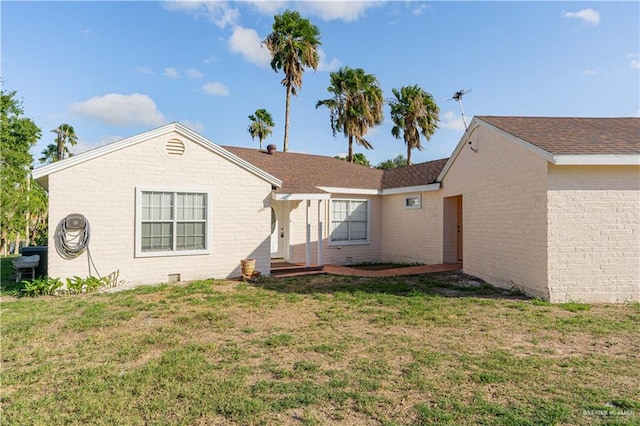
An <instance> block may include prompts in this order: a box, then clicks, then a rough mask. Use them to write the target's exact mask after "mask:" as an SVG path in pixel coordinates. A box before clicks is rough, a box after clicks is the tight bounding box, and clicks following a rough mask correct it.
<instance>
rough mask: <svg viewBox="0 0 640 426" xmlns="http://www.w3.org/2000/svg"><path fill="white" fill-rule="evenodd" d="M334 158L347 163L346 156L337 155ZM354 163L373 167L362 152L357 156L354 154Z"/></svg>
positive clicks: (357, 153)
mask: <svg viewBox="0 0 640 426" xmlns="http://www.w3.org/2000/svg"><path fill="white" fill-rule="evenodd" d="M334 158H337V159H338V160H343V161H347V156H346V155H336V156H335V157H334ZM353 163H354V164H361V165H363V166H367V167H371V163H369V160H368V159H367V157H366V156H365V155H364V154H363V153H361V152H356V153H355V154H353Z"/></svg>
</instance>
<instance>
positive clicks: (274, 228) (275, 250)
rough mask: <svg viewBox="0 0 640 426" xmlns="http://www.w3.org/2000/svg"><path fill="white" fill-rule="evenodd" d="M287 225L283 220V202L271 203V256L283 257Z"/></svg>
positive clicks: (274, 257)
mask: <svg viewBox="0 0 640 426" xmlns="http://www.w3.org/2000/svg"><path fill="white" fill-rule="evenodd" d="M287 241H288V238H287V226H286V222H285V203H284V202H275V201H274V202H272V203H271V258H272V259H278V258H285V254H286V253H285V247H286V242H287Z"/></svg>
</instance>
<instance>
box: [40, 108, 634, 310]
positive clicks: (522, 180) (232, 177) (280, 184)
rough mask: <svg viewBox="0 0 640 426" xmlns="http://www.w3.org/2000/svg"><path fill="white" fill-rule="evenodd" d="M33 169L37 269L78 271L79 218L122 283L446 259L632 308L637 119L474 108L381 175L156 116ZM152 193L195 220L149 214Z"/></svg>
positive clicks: (550, 291) (505, 281) (543, 293)
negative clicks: (63, 233) (60, 243)
mask: <svg viewBox="0 0 640 426" xmlns="http://www.w3.org/2000/svg"><path fill="white" fill-rule="evenodd" d="M34 177H35V178H36V179H37V181H38V182H39V183H41V184H42V185H43V186H44V187H45V188H48V191H49V196H50V206H49V226H50V233H49V234H50V241H49V247H50V248H49V275H50V276H73V275H84V276H86V275H87V260H88V259H87V258H86V255H82V256H80V257H79V258H77V259H74V260H65V259H63V258H62V257H60V256H58V255H57V253H56V250H55V248H54V243H55V241H54V230H55V228H56V226H57V224H58V223H59V222H60V221H61V220H62V219H63V218H64V217H65V216H66V215H68V214H69V213H82V214H84V215H85V216H86V217H87V219H88V220H89V221H90V222H91V233H92V235H91V243H90V249H91V253H92V256H93V258H94V260H95V263H96V266H97V267H98V268H99V269H100V270H101V271H103V270H107V271H111V270H116V269H118V270H120V274H121V278H123V279H125V280H126V281H130V282H133V283H152V282H160V281H166V280H167V279H169V278H170V277H171V276H175V274H179V275H180V279H182V280H189V279H198V278H208V277H215V278H224V277H232V276H238V275H239V274H240V269H239V268H240V259H243V258H246V257H254V258H256V259H257V269H258V270H259V271H261V272H262V273H263V274H268V273H269V269H270V259H271V258H283V259H285V260H287V261H292V262H300V263H305V264H307V265H316V264H317V265H322V264H325V263H335V264H349V263H358V262H363V261H392V262H419V263H426V264H434V263H452V262H460V263H461V264H462V268H463V270H464V271H465V272H466V273H469V274H471V275H475V276H478V277H480V278H482V279H484V280H486V281H487V282H490V283H492V284H495V285H498V286H502V287H517V288H519V289H521V290H523V291H525V292H526V293H528V294H530V295H535V296H539V297H543V298H545V299H549V300H551V301H553V302H560V301H566V300H581V301H587V302H622V301H640V119H636V118H621V119H617V118H604V119H592V118H534V117H476V118H474V120H473V121H472V123H471V125H470V126H469V130H468V132H467V133H466V134H465V135H464V136H463V138H462V139H461V141H460V143H459V144H458V146H457V147H456V149H455V151H454V153H453V155H452V156H451V158H449V159H443V160H436V161H431V162H428V163H422V164H417V165H413V166H409V167H404V168H400V169H394V170H388V171H382V170H377V169H370V168H367V167H364V166H359V165H354V164H349V163H346V162H344V161H341V160H336V159H333V158H329V157H323V156H316V155H307V154H296V153H291V152H287V153H284V152H283V153H271V154H269V153H267V152H263V151H258V150H255V149H247V148H238V147H231V146H225V147H220V146H218V145H215V144H213V143H212V142H210V141H208V140H206V139H205V138H203V137H201V136H199V135H197V134H196V133H194V132H192V131H190V130H188V129H186V128H185V127H184V126H181V125H179V124H170V125H167V126H164V127H162V128H159V129H156V130H152V131H150V132H147V133H144V134H142V135H138V136H134V137H132V138H129V139H125V140H123V141H120V142H116V143H113V144H110V145H108V146H105V147H102V148H98V149H96V150H93V151H89V152H87V153H84V154H80V155H78V156H75V157H72V158H70V159H67V160H64V161H62V162H59V163H54V164H51V165H48V166H45V167H42V168H40V169H37V170H35V171H34ZM163 197H164V198H166V200H167V201H166V203H170V204H171V205H172V206H173V208H174V209H176V210H174V211H175V213H176V215H177V214H178V211H179V210H180V209H181V208H183V210H184V207H185V206H183V205H182V204H184V203H185V201H184V200H189V203H190V209H191V210H194V206H196V207H199V208H196V209H195V210H194V211H199V212H201V216H199V217H198V220H187V222H188V223H186V224H181V223H179V222H180V221H179V220H178V219H179V218H178V217H177V216H175V217H174V218H173V219H171V220H167V221H163V220H161V219H164V218H163V217H162V206H163V201H162V200H163V199H164V198H163ZM153 200H155V201H153ZM158 200H160V201H158ZM179 200H182V201H179ZM203 200H206V201H203ZM166 203H165V204H166ZM180 203H182V204H180ZM179 204H180V205H179ZM180 211H181V210H180ZM154 214H155V216H154ZM202 215H205V216H206V218H204V216H202ZM192 219H193V218H192ZM198 221H199V222H198ZM166 222H168V223H166ZM195 222H198V223H195ZM163 224H164V225H163ZM163 227H164V228H163ZM185 227H190V228H188V229H190V230H191V231H190V233H189V232H188V233H186V234H185V232H184V230H185V229H187V228H185ZM194 229H195V230H196V232H195V233H194ZM163 230H166V231H167V232H169V233H171V237H170V238H169V237H167V236H166V235H164V233H163V232H164V231H163ZM187 240H188V244H186V245H185V242H187ZM194 244H195V245H194Z"/></svg>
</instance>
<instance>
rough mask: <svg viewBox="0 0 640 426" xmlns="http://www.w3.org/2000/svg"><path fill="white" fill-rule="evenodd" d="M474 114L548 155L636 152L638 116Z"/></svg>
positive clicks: (639, 128)
mask: <svg viewBox="0 0 640 426" xmlns="http://www.w3.org/2000/svg"><path fill="white" fill-rule="evenodd" d="M476 118H477V119H479V120H481V121H483V122H485V123H487V124H490V125H492V126H494V127H496V128H498V129H501V130H502V131H504V132H506V133H508V134H510V135H512V136H514V137H516V138H518V139H521V140H523V141H526V142H528V143H530V144H532V145H534V146H537V147H538V148H540V149H543V150H545V151H547V152H549V153H551V154H552V155H625V154H627V155H629V154H631V155H633V154H640V118H631V117H628V118H575V117H495V116H478V117H476Z"/></svg>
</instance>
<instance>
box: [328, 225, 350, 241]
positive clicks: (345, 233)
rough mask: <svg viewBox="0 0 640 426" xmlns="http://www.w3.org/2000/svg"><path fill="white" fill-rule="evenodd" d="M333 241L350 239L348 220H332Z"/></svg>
mask: <svg viewBox="0 0 640 426" xmlns="http://www.w3.org/2000/svg"><path fill="white" fill-rule="evenodd" d="M331 228H332V229H331V241H347V240H348V239H349V223H348V222H331Z"/></svg>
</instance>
